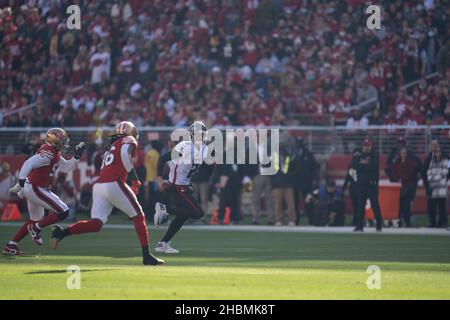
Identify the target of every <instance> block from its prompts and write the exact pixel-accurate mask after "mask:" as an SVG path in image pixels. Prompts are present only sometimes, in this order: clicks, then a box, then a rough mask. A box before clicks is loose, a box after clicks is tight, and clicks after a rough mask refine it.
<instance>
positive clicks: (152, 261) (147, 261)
mask: <svg viewBox="0 0 450 320" xmlns="http://www.w3.org/2000/svg"><path fill="white" fill-rule="evenodd" d="M164 263H165V261H164V260H162V259H159V258H157V257H155V256H154V255H152V254H151V253H150V254H149V255H147V256H145V257H144V259H143V264H144V265H146V266H159V265H162V264H164Z"/></svg>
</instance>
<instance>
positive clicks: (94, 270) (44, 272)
mask: <svg viewBox="0 0 450 320" xmlns="http://www.w3.org/2000/svg"><path fill="white" fill-rule="evenodd" d="M113 270H114V271H117V270H119V269H81V270H80V271H81V272H82V273H85V272H96V271H113ZM58 273H67V270H62V269H56V270H35V271H30V272H25V273H24V274H58Z"/></svg>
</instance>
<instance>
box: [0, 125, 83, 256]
mask: <svg viewBox="0 0 450 320" xmlns="http://www.w3.org/2000/svg"><path fill="white" fill-rule="evenodd" d="M68 147H69V137H68V136H67V133H66V132H65V131H64V130H63V129H61V128H53V129H50V130H48V131H47V133H46V136H45V143H44V144H43V145H42V146H41V147H40V148H39V150H38V151H37V152H36V154H35V155H34V156H32V157H31V158H29V159H27V160H26V161H25V163H24V164H23V165H22V168H21V169H20V173H19V183H17V184H16V185H15V186H14V187H12V188H11V190H10V191H11V192H12V193H16V194H17V195H18V196H19V198H21V199H23V198H25V199H26V200H27V205H28V211H29V213H30V220H29V221H27V222H26V223H25V224H24V225H22V227H21V228H20V229H19V231H18V232H17V233H16V235H15V236H14V238H13V239H12V240H11V241H10V242H9V243H8V244H7V245H6V246H5V248H4V249H3V251H2V252H3V254H6V255H22V254H23V252H21V251H20V250H19V248H18V247H17V244H18V243H19V242H20V241H21V240H22V239H23V238H24V237H25V236H26V235H27V234H28V233H29V234H30V236H31V238H32V239H33V241H34V242H35V243H36V244H38V245H43V244H44V242H43V241H42V238H41V236H40V232H41V230H42V229H43V228H45V227H46V226H48V225H51V224H54V223H56V222H58V221H61V220H64V219H65V218H67V216H68V214H69V208H68V206H67V205H66V204H65V203H64V202H62V201H61V199H60V198H59V197H58V196H57V195H56V194H54V193H53V192H51V191H50V190H49V187H50V186H51V184H52V183H53V177H54V174H55V171H56V170H60V171H62V172H65V173H67V172H69V171H71V170H73V169H74V168H75V167H76V165H77V164H78V162H79V160H80V158H81V156H82V154H83V152H84V150H85V149H86V144H85V143H84V142H81V143H79V144H78V145H77V146H76V147H75V153H74V156H73V158H72V159H70V160H65V159H64V158H63V157H61V151H64V150H66V149H67V148H68ZM44 209H47V210H50V214H49V215H48V216H47V217H45V218H44Z"/></svg>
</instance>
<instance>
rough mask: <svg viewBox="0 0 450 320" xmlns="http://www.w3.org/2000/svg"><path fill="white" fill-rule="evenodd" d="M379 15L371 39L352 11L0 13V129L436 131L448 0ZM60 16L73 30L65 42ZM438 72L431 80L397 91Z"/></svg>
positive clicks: (9, 4)
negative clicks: (196, 125)
mask: <svg viewBox="0 0 450 320" xmlns="http://www.w3.org/2000/svg"><path fill="white" fill-rule="evenodd" d="M379 3H380V4H381V6H382V8H383V16H382V28H381V30H375V31H372V30H369V29H368V28H366V19H367V17H368V15H367V14H366V13H365V9H366V7H367V5H368V2H367V1H364V0H351V1H350V0H349V1H336V0H334V1H329V0H327V1H325V0H324V1H308V0H305V1H297V0H284V1H281V0H243V1H236V0H222V1H220V0H217V1H216V0H214V1H213V0H209V1H208V0H178V1H174V0H170V1H163V0H128V1H127V0H116V1H106V0H97V1H84V0H70V1H68V0H20V1H12V0H2V1H0V8H1V9H2V11H1V13H0V43H1V45H0V95H1V97H0V123H1V125H3V126H7V127H22V126H35V127H36V126H43V127H47V126H53V125H59V126H63V127H68V126H88V125H96V126H97V125H110V124H114V123H117V121H118V120H122V119H127V120H131V121H133V122H134V123H136V124H137V125H174V126H182V125H185V124H186V123H188V122H190V121H191V120H193V119H197V118H199V115H202V117H203V118H206V119H205V120H207V124H208V125H216V126H223V125H269V124H273V125H283V124H297V123H299V124H301V123H302V121H301V118H299V117H295V115H301V114H305V113H306V114H308V115H309V116H310V115H311V114H315V115H333V116H336V118H340V119H344V120H346V119H347V118H348V119H349V120H348V125H349V126H355V125H356V126H364V125H366V123H367V124H393V123H395V124H408V123H417V124H423V123H425V122H426V121H433V122H434V123H443V122H445V121H447V119H448V118H449V116H450V107H449V103H448V100H449V99H448V80H449V72H448V70H449V61H450V59H449V46H450V42H449V41H448V39H449V37H448V17H449V10H450V6H448V1H446V0H424V1H402V0H396V1H387V0H385V1H379ZM72 4H77V5H80V7H81V18H82V21H81V25H82V27H81V30H68V29H67V26H66V18H67V16H68V15H67V14H66V8H67V6H68V5H72ZM436 71H438V72H439V76H438V80H436V78H434V79H435V80H434V81H432V82H431V83H428V82H427V81H425V80H422V81H421V82H420V84H419V86H415V87H414V88H413V89H411V90H404V89H401V87H402V85H404V84H407V83H410V82H412V81H415V80H418V79H421V78H423V77H426V76H428V75H430V74H433V73H434V72H436ZM370 99H375V100H376V101H377V103H375V105H376V106H377V108H376V109H377V110H376V111H374V114H375V115H374V116H371V117H369V118H365V117H364V115H363V114H364V112H367V111H369V110H370V109H371V108H373V105H372V104H369V105H368V106H369V107H370V108H369V109H367V108H365V109H362V110H361V108H356V110H353V109H355V108H352V106H355V105H358V104H359V103H363V102H365V101H367V100H370ZM30 104H35V107H33V108H30V109H26V110H25V111H23V112H18V113H13V114H12V115H10V113H11V111H16V110H20V108H22V107H25V106H27V105H30ZM366 107H367V106H366ZM361 111H362V112H361Z"/></svg>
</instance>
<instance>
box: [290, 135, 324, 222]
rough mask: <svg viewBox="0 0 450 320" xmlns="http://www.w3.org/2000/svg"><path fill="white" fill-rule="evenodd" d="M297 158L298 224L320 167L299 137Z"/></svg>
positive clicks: (295, 188)
mask: <svg viewBox="0 0 450 320" xmlns="http://www.w3.org/2000/svg"><path fill="white" fill-rule="evenodd" d="M293 143H295V145H296V148H295V151H294V152H295V158H296V163H297V166H298V168H297V169H296V171H295V172H296V173H295V176H294V177H293V179H294V181H295V184H294V198H295V213H296V224H298V223H299V221H300V206H301V203H303V202H304V199H305V197H306V196H307V195H308V194H309V193H311V192H312V190H313V183H314V180H315V179H316V175H317V171H318V165H317V162H316V158H315V157H314V154H313V153H312V152H311V151H309V150H308V148H307V147H306V146H305V144H304V141H303V138H302V137H298V138H297V139H296V141H295V142H293Z"/></svg>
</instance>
